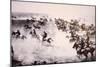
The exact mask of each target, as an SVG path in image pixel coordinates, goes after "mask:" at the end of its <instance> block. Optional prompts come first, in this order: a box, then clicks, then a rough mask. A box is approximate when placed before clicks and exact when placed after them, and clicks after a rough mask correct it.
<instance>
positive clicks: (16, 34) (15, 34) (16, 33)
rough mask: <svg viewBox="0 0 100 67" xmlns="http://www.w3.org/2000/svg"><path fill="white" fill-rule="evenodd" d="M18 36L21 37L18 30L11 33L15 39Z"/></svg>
mask: <svg viewBox="0 0 100 67" xmlns="http://www.w3.org/2000/svg"><path fill="white" fill-rule="evenodd" d="M20 35H21V33H20V31H19V30H17V31H16V32H14V31H13V32H12V36H15V37H16V38H19V37H20Z"/></svg>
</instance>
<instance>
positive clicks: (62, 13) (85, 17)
mask: <svg viewBox="0 0 100 67" xmlns="http://www.w3.org/2000/svg"><path fill="white" fill-rule="evenodd" d="M11 11H12V12H21V13H40V14H48V15H49V16H51V17H56V18H58V17H61V18H64V19H67V20H68V19H78V20H81V22H85V23H87V24H90V23H93V24H95V6H82V5H81V6H80V5H71V4H70V5H68V4H66V5H65V4H51V3H36V2H19V1H12V10H11Z"/></svg>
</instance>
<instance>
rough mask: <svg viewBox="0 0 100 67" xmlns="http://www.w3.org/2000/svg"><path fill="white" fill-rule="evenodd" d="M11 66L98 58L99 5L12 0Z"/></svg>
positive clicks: (74, 61) (78, 61)
mask: <svg viewBox="0 0 100 67" xmlns="http://www.w3.org/2000/svg"><path fill="white" fill-rule="evenodd" d="M10 19H11V22H10V27H11V29H10V40H11V41H10V42H11V47H10V49H11V66H12V67H16V66H34V65H47V64H67V63H80V62H94V61H96V6H95V5H81V4H67V3H49V2H48V3H47V2H35V1H11V18H10Z"/></svg>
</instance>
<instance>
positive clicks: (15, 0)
mask: <svg viewBox="0 0 100 67" xmlns="http://www.w3.org/2000/svg"><path fill="white" fill-rule="evenodd" d="M12 1H14V2H31V3H43V4H58V5H74V6H91V7H95V30H96V5H88V4H72V3H56V2H42V1H22V0H10V66H11V67H12V58H11V42H12V41H11V27H12V25H11V22H12V21H11V16H12ZM96 32H97V31H96ZM95 42H96V33H95ZM96 46H97V45H96ZM96 52H97V49H96ZM96 55H97V53H96ZM88 62H96V60H95V61H88ZM68 63H84V62H68ZM68 63H58V64H68ZM85 63H87V62H85ZM40 65H44V64H40ZM45 65H53V64H45ZM23 66H30V65H23ZM32 66H38V65H32Z"/></svg>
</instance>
